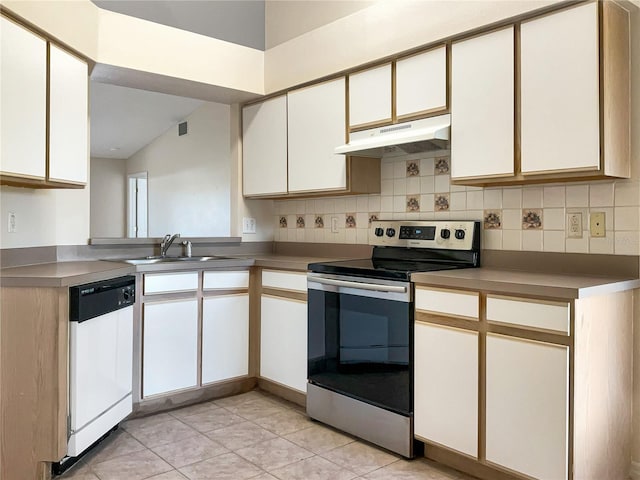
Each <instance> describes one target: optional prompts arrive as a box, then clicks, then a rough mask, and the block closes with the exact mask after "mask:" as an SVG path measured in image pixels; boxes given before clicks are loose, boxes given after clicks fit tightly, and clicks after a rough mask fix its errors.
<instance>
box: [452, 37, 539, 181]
mask: <svg viewBox="0 0 640 480" xmlns="http://www.w3.org/2000/svg"><path fill="white" fill-rule="evenodd" d="M451 62H452V64H451V178H452V179H453V180H455V179H462V178H470V177H491V176H505V175H513V174H514V29H513V27H508V28H504V29H502V30H498V31H496V32H492V33H487V34H483V35H479V36H477V37H472V38H470V39H468V40H463V41H460V42H455V43H454V44H453V45H452V53H451ZM540 140H542V137H541V138H540ZM543 143H544V142H543Z"/></svg>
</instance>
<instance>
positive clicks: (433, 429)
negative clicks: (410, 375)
mask: <svg viewBox="0 0 640 480" xmlns="http://www.w3.org/2000/svg"><path fill="white" fill-rule="evenodd" d="M414 364H415V386H414V392H415V393H414V395H415V397H414V409H415V413H414V419H415V425H414V432H415V435H416V436H418V437H419V438H422V439H425V440H428V441H431V442H435V443H438V444H440V445H443V446H445V447H448V448H452V449H454V450H457V451H459V452H462V453H464V454H466V455H470V456H472V457H477V455H478V332H473V331H467V330H461V329H458V328H450V327H444V326H440V325H431V324H427V323H422V322H416V324H415V362H414Z"/></svg>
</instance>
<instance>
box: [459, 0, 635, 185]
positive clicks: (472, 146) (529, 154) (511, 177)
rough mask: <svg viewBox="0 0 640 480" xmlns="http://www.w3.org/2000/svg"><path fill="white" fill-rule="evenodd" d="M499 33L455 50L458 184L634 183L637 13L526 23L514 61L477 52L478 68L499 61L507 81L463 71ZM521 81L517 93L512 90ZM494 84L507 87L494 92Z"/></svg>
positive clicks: (584, 8) (596, 6)
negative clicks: (633, 36) (633, 24)
mask: <svg viewBox="0 0 640 480" xmlns="http://www.w3.org/2000/svg"><path fill="white" fill-rule="evenodd" d="M498 33H499V32H496V33H490V34H486V35H483V36H482V37H476V38H472V39H470V40H466V41H463V42H459V43H454V45H453V51H452V86H451V89H452V93H451V95H452V100H451V102H452V105H451V122H452V134H451V137H452V140H451V141H452V154H451V163H452V165H451V170H452V179H453V181H454V183H458V184H467V185H491V184H522V183H537V182H550V181H570V180H597V179H604V178H608V177H621V178H628V177H629V175H630V154H629V150H630V137H629V122H630V110H629V109H630V107H629V93H630V67H629V58H630V57H629V13H628V12H627V11H626V10H624V9H623V8H622V7H620V6H619V5H617V4H616V3H615V2H591V3H586V4H580V5H578V6H572V7H569V8H566V9H562V10H559V11H556V12H552V13H548V14H545V15H543V16H540V17H536V18H533V19H530V20H525V21H523V22H522V23H521V24H517V25H515V31H514V33H515V44H514V45H515V49H514V55H513V56H511V58H509V52H508V51H507V49H506V47H505V48H504V49H500V50H499V51H498V53H496V51H493V50H492V51H491V54H486V53H485V54H482V55H480V51H477V52H476V53H478V57H477V58H478V62H480V61H481V62H482V63H484V64H485V65H486V64H490V65H491V68H492V69H493V68H494V67H496V63H498V62H499V63H500V66H499V67H497V68H499V69H500V71H501V72H502V74H500V73H499V72H498V71H493V70H492V71H485V72H484V75H478V74H479V73H480V72H481V71H482V70H484V68H483V67H482V66H479V65H478V66H477V67H476V68H475V69H470V68H466V69H462V68H461V63H462V64H465V65H467V67H468V65H469V64H473V63H474V62H473V59H472V58H470V56H469V55H468V52H466V53H464V54H463V53H461V52H462V51H463V49H462V48H460V47H462V46H464V45H465V44H466V45H471V44H472V43H473V44H475V43H477V44H478V45H480V44H479V41H480V40H481V39H482V38H489V37H490V36H492V35H497V34H498ZM505 44H506V40H505ZM497 55H501V60H498V59H497V58H496V57H497ZM509 62H512V66H511V67H512V68H510V65H509ZM512 73H513V75H512V78H515V85H514V86H515V89H510V86H509V83H511V81H507V80H508V79H509V76H510V75H511V74H512ZM492 77H495V78H493V80H494V81H496V82H498V81H499V82H500V83H497V84H491V83H490V81H491V80H492ZM497 77H500V80H498V78H497ZM479 82H480V85H479ZM500 87H501V88H504V89H505V91H503V92H500V91H499V88H500ZM512 92H513V94H514V96H513V98H512V99H508V98H507V97H509V96H510V95H511V93H512ZM474 95H475V98H472V97H473V96H474ZM485 99H486V101H485ZM510 103H511V104H513V108H512V110H511V111H509V108H510V107H509V104H510ZM463 106H464V107H466V111H465V108H463V109H462V111H461V108H462V107H463ZM470 106H473V110H472V111H469V107H470ZM498 116H500V117H501V118H503V119H504V121H503V122H499V121H498ZM509 116H511V117H512V119H513V126H512V127H510V125H509V123H508V122H507V117H509ZM471 119H473V120H471ZM498 132H500V135H497V133H498ZM494 134H495V135H494ZM489 140H491V141H489ZM513 140H515V143H514V144H513V145H512V144H511V142H512V141H513ZM510 151H513V155H512V157H511V158H509V157H508V152H510Z"/></svg>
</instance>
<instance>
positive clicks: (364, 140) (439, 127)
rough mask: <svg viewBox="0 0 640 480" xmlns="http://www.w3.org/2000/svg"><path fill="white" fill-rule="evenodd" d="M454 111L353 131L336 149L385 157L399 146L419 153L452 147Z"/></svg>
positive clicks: (342, 151) (403, 150)
mask: <svg viewBox="0 0 640 480" xmlns="http://www.w3.org/2000/svg"><path fill="white" fill-rule="evenodd" d="M450 125H451V115H450V114H447V115H439V116H437V117H431V118H424V119H422V120H414V121H412V122H403V123H398V124H396V125H388V126H385V127H378V128H371V129H369V130H361V131H359V132H354V133H352V134H351V135H349V137H350V141H349V143H347V144H346V145H341V146H339V147H337V148H336V149H335V153H342V154H354V155H356V154H357V155H362V156H368V157H382V156H383V155H385V154H389V153H394V152H397V151H398V150H400V151H402V152H404V153H420V152H428V151H431V150H446V149H448V148H449V132H450Z"/></svg>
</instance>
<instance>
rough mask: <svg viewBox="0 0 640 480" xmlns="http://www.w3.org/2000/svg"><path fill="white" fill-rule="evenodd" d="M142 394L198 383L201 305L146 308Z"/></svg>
mask: <svg viewBox="0 0 640 480" xmlns="http://www.w3.org/2000/svg"><path fill="white" fill-rule="evenodd" d="M142 351H143V358H142V382H143V385H142V395H143V397H148V396H150V395H156V394H159V393H165V392H170V391H173V390H179V389H182V388H188V387H194V386H196V385H197V384H198V302H197V300H195V299H192V300H175V301H169V302H158V303H145V304H144V305H143V345H142Z"/></svg>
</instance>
